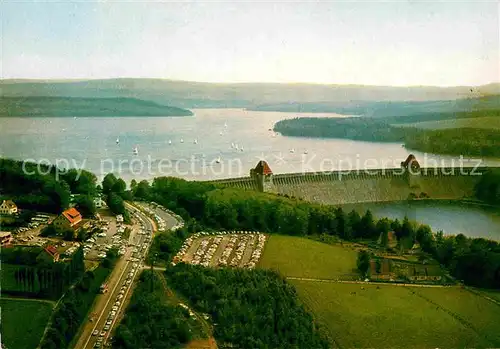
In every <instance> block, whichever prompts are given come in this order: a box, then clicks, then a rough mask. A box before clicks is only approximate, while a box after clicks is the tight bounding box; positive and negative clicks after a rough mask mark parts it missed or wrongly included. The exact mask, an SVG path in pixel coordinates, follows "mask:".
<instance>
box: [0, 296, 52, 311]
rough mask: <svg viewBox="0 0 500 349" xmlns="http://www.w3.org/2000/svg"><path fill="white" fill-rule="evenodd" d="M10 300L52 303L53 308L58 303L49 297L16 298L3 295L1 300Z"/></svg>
mask: <svg viewBox="0 0 500 349" xmlns="http://www.w3.org/2000/svg"><path fill="white" fill-rule="evenodd" d="M4 299H5V300H9V301H27V302H43V303H49V304H50V305H52V308H55V307H56V305H57V302H56V301H51V300H49V299H37V298H16V297H5V296H2V298H0V300H4Z"/></svg>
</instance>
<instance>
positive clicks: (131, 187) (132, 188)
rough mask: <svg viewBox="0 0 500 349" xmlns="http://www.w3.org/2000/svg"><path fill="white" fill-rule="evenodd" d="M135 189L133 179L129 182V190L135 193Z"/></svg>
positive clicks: (135, 184) (135, 183) (135, 182)
mask: <svg viewBox="0 0 500 349" xmlns="http://www.w3.org/2000/svg"><path fill="white" fill-rule="evenodd" d="M136 188H137V181H136V180H135V179H132V180H131V181H130V190H131V191H132V193H133V192H135V189H136Z"/></svg>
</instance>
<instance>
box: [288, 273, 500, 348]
mask: <svg viewBox="0 0 500 349" xmlns="http://www.w3.org/2000/svg"><path fill="white" fill-rule="evenodd" d="M291 282H292V283H293V284H294V285H295V286H296V287H297V290H298V293H299V295H300V297H301V298H302V299H303V300H304V301H305V303H306V304H307V305H308V306H309V307H310V309H311V310H312V312H313V313H314V315H315V316H316V317H317V319H318V320H319V321H320V323H322V324H323V326H324V327H325V330H326V331H327V333H328V335H329V337H330V338H333V339H334V340H335V341H336V343H337V344H338V345H339V346H340V347H347V348H352V347H363V348H367V347H371V348H389V347H392V348H395V347H398V348H403V347H404V348H437V347H441V348H442V347H446V348H465V347H469V348H470V347H475V348H486V347H498V346H499V345H500V338H499V339H498V340H496V338H498V336H499V335H498V334H497V333H498V328H499V325H498V323H499V321H500V308H499V307H497V306H496V305H494V304H492V303H489V306H488V304H486V303H483V300H482V299H475V297H476V296H474V295H472V294H470V295H465V294H464V292H466V291H463V290H460V289H457V288H439V289H430V288H426V289H425V291H423V292H424V293H425V294H426V295H427V296H429V298H431V297H432V298H437V299H438V301H439V302H440V303H443V306H444V307H446V308H448V309H450V310H452V311H456V312H457V313H459V316H460V317H461V318H464V319H467V320H468V321H469V322H470V323H474V324H475V326H476V327H477V329H476V328H474V329H473V328H471V327H469V326H467V325H465V324H463V323H462V322H461V321H460V320H458V319H457V318H456V316H455V315H451V314H450V313H448V312H447V311H446V310H443V309H442V308H440V307H437V306H436V305H435V304H433V303H432V302H429V301H427V300H425V299H423V298H421V297H419V296H418V295H415V294H412V293H411V292H410V291H409V289H408V288H406V287H401V286H392V285H380V286H379V287H380V289H377V286H375V285H360V284H339V283H334V282H314V281H299V280H292V281H291ZM361 287H364V290H363V289H361ZM411 289H413V290H416V291H417V292H422V290H424V288H417V287H414V288H411ZM351 292H356V294H351ZM454 297H457V300H455V301H454V300H453V298H454ZM461 300H464V303H463V304H462V305H460V304H461V303H460V302H461ZM476 305H479V307H480V308H479V310H478V309H476V308H474V307H475V306H476ZM478 330H479V332H478Z"/></svg>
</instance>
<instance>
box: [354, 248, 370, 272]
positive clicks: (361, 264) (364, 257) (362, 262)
mask: <svg viewBox="0 0 500 349" xmlns="http://www.w3.org/2000/svg"><path fill="white" fill-rule="evenodd" d="M356 264H357V266H358V271H359V272H360V274H361V276H363V277H366V276H367V275H368V269H369V268H370V255H369V254H368V252H367V251H365V250H361V251H359V253H358V260H357V263H356Z"/></svg>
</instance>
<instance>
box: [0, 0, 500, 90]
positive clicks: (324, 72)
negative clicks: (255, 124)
mask: <svg viewBox="0 0 500 349" xmlns="http://www.w3.org/2000/svg"><path fill="white" fill-rule="evenodd" d="M0 6H1V11H0V18H1V21H2V28H1V29H2V33H1V34H2V35H1V39H2V43H1V44H2V45H1V54H0V58H1V64H0V65H1V76H2V78H29V79H98V78H115V77H135V78H162V79H172V80H190V81H205V82H310V83H321V84H364V85H390V86H409V85H433V86H456V85H482V84H487V83H491V82H498V81H500V38H499V37H500V26H499V16H500V2H499V1H490V2H478V1H475V2H473V1H469V2H464V1H461V2H458V1H455V2H437V1H432V2H430V1H422V0H420V1H402V0H401V1H385V2H380V1H379V2H375V1H371V2H370V1H363V2H345V1H344V2H340V1H336V2H333V1H329V2H327V1H319V2H312V1H308V2H306V1H303V2H284V1H279V2H271V1H269V2H259V1H251V2H243V1H232V2H227V1H226V2H221V1H219V2H214V1H212V2H210V1H203V2H201V1H198V2H160V1H154V0H150V1H137V0H136V1H133V2H126V1H113V2H111V1H101V2H91V1H66V2H65V1H44V2H30V1H23V2H19V1H18V2H15V1H13V0H3V2H2V3H1V4H0Z"/></svg>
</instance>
